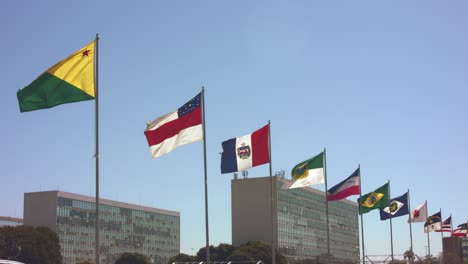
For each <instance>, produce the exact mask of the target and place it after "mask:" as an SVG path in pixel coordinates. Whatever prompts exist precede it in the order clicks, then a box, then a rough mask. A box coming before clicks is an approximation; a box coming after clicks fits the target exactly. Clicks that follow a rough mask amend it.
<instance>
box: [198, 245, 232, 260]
mask: <svg viewBox="0 0 468 264" xmlns="http://www.w3.org/2000/svg"><path fill="white" fill-rule="evenodd" d="M235 249H236V247H234V246H233V245H230V244H226V243H220V244H219V245H218V246H217V247H214V246H210V261H226V260H227V259H228V257H229V256H230V255H231V254H232V252H234V250H235ZM196 260H197V261H206V247H202V248H200V250H198V252H197V258H196Z"/></svg>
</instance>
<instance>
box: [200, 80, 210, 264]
mask: <svg viewBox="0 0 468 264" xmlns="http://www.w3.org/2000/svg"><path fill="white" fill-rule="evenodd" d="M201 97H202V118H203V122H202V127H203V165H204V168H205V234H206V249H205V251H206V264H209V263H210V234H209V231H208V230H209V229H208V174H207V165H206V132H205V130H206V129H205V121H206V120H205V87H203V86H202V94H201Z"/></svg>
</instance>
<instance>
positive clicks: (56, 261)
mask: <svg viewBox="0 0 468 264" xmlns="http://www.w3.org/2000/svg"><path fill="white" fill-rule="evenodd" d="M0 241H1V242H0V248H1V250H0V258H4V259H11V260H16V261H21V262H24V263H50V264H62V255H61V254H60V243H59V239H58V236H57V234H56V233H55V232H53V231H52V230H51V229H50V228H47V227H31V226H15V227H9V226H5V227H0Z"/></svg>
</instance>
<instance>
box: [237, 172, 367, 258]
mask: <svg viewBox="0 0 468 264" xmlns="http://www.w3.org/2000/svg"><path fill="white" fill-rule="evenodd" d="M287 182H288V180H286V179H284V178H282V177H277V176H274V177H261V178H247V179H234V180H232V182H231V196H232V197H231V198H232V200H231V202H232V243H233V245H234V246H239V245H241V244H244V243H246V242H248V241H255V240H258V241H265V242H268V243H271V242H272V241H273V238H274V241H275V245H276V247H277V249H278V250H279V252H280V253H281V254H282V255H283V256H285V257H286V258H287V259H288V261H290V262H293V261H294V260H298V259H305V258H308V259H310V258H314V257H317V256H320V255H324V254H327V253H328V243H327V242H328V240H327V214H326V200H325V193H324V192H322V191H319V190H316V189H313V188H309V187H305V188H297V189H282V186H283V185H284V184H286V183H287ZM270 186H273V188H270ZM328 212H329V214H328V215H329V217H328V218H329V227H330V232H329V235H330V254H331V255H333V256H334V257H335V258H339V259H343V260H349V261H353V262H354V263H357V262H358V261H359V253H360V251H359V224H358V205H357V203H355V202H352V201H349V200H342V201H336V202H329V203H328Z"/></svg>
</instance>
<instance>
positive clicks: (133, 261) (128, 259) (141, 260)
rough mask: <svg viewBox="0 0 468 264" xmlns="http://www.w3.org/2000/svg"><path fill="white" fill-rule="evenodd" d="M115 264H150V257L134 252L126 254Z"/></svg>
mask: <svg viewBox="0 0 468 264" xmlns="http://www.w3.org/2000/svg"><path fill="white" fill-rule="evenodd" d="M115 264H150V261H149V259H148V257H146V256H145V255H143V254H140V253H137V252H134V253H129V252H125V253H122V255H120V257H119V258H118V259H117V260H116V261H115Z"/></svg>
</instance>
